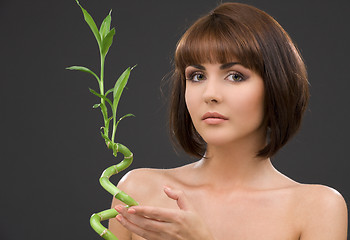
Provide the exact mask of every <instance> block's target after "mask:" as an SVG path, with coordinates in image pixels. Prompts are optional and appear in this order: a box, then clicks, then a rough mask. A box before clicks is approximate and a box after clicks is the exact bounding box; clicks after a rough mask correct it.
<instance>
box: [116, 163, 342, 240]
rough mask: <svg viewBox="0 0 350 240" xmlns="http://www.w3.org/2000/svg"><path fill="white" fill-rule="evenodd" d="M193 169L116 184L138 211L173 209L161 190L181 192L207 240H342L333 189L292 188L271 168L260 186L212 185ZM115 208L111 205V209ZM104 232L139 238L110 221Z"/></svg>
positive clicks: (141, 174) (149, 173)
mask: <svg viewBox="0 0 350 240" xmlns="http://www.w3.org/2000/svg"><path fill="white" fill-rule="evenodd" d="M266 161H268V160H266ZM199 164H201V163H200V162H199V163H195V164H190V165H187V166H184V167H181V168H177V169H171V170H156V169H138V170H134V171H132V172H130V173H128V174H127V175H126V176H125V177H124V178H123V179H122V181H121V182H120V184H119V187H120V188H121V189H123V190H125V191H126V192H128V193H130V194H131V195H132V196H133V197H134V198H135V199H137V200H139V203H140V205H142V206H154V207H157V208H166V209H176V210H178V209H179V206H178V205H177V204H176V201H174V200H173V199H171V198H169V197H167V195H166V194H165V193H164V190H163V189H164V187H163V186H164V185H165V186H169V187H171V188H172V189H181V190H182V191H183V193H184V194H185V197H186V198H187V200H188V201H189V202H190V203H192V206H191V207H193V209H191V211H194V212H195V213H196V214H198V215H199V217H200V218H201V219H202V220H203V222H204V223H205V226H204V227H205V228H207V229H208V230H209V232H210V234H211V235H212V236H210V238H208V239H216V240H225V239H247V240H250V239H252V240H255V239H261V240H265V239H266V240H273V239H276V240H281V239H285V240H289V239H290V240H298V239H300V240H311V239H321V240H323V239H325V240H326V239H327V240H331V239H334V240H337V239H339V240H345V239H346V227H347V214H346V213H347V211H346V205H345V202H344V200H343V198H342V197H341V195H340V194H339V193H337V192H336V191H335V190H333V189H330V188H328V187H325V186H320V185H303V184H299V183H296V182H294V181H292V180H290V179H289V178H287V177H285V176H283V175H281V174H280V173H278V172H277V171H276V170H274V169H273V168H272V167H271V174H272V176H271V178H274V179H275V180H273V181H271V183H270V184H269V183H267V182H266V183H265V186H264V187H260V188H255V187H253V186H242V185H235V184H226V185H219V186H215V185H214V184H210V183H208V182H207V181H206V180H205V179H202V178H201V176H200V173H198V171H197V168H198V165H199ZM194 179H196V180H195V181H194ZM200 179H202V181H201V180H200ZM277 179H279V181H276V180H277ZM141 182H142V184H140V183H141ZM272 182H274V183H272ZM119 204H121V203H120V202H118V201H117V200H113V203H112V207H115V206H116V205H119ZM182 211H183V210H182ZM110 229H111V231H112V232H113V233H115V234H116V236H117V237H118V238H119V239H120V240H127V239H128V240H129V239H133V240H134V239H135V240H139V239H145V238H142V237H140V236H138V235H136V234H133V233H131V232H130V231H128V230H127V229H126V228H124V227H123V226H122V225H121V224H120V223H119V222H118V221H117V220H116V219H113V220H110ZM150 239H151V238H150ZM163 239H167V238H163ZM169 239H170V238H169ZM185 239H186V238H185ZM188 239H189V238H188Z"/></svg>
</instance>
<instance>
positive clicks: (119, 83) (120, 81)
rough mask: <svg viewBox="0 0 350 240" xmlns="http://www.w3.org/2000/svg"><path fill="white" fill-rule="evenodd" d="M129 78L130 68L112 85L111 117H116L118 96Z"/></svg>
mask: <svg viewBox="0 0 350 240" xmlns="http://www.w3.org/2000/svg"><path fill="white" fill-rule="evenodd" d="M129 76H130V67H128V68H127V69H126V70H125V71H124V72H123V73H122V75H120V77H119V78H118V80H117V82H116V83H115V85H114V90H113V106H112V112H113V117H114V118H115V117H116V113H117V108H118V103H119V99H120V96H121V95H122V92H123V90H124V88H125V86H126V84H127V82H128V79H129Z"/></svg>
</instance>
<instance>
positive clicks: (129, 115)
mask: <svg viewBox="0 0 350 240" xmlns="http://www.w3.org/2000/svg"><path fill="white" fill-rule="evenodd" d="M127 117H135V115H134V114H132V113H129V114H125V115H124V116H122V117H121V118H119V120H118V122H117V126H118V124H119V122H120V121H121V120H123V119H124V118H127Z"/></svg>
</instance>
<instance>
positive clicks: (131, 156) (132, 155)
mask: <svg viewBox="0 0 350 240" xmlns="http://www.w3.org/2000/svg"><path fill="white" fill-rule="evenodd" d="M133 157H134V154H132V153H131V155H130V156H128V157H124V158H125V159H130V158H133Z"/></svg>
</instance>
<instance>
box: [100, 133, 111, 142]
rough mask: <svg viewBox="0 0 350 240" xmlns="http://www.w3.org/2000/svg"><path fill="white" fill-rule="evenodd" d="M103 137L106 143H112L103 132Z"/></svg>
mask: <svg viewBox="0 0 350 240" xmlns="http://www.w3.org/2000/svg"><path fill="white" fill-rule="evenodd" d="M101 136H102V137H103V138H104V139H105V140H106V141H108V142H109V141H111V140H109V138H108V136H106V135H105V134H104V133H103V132H101Z"/></svg>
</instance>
